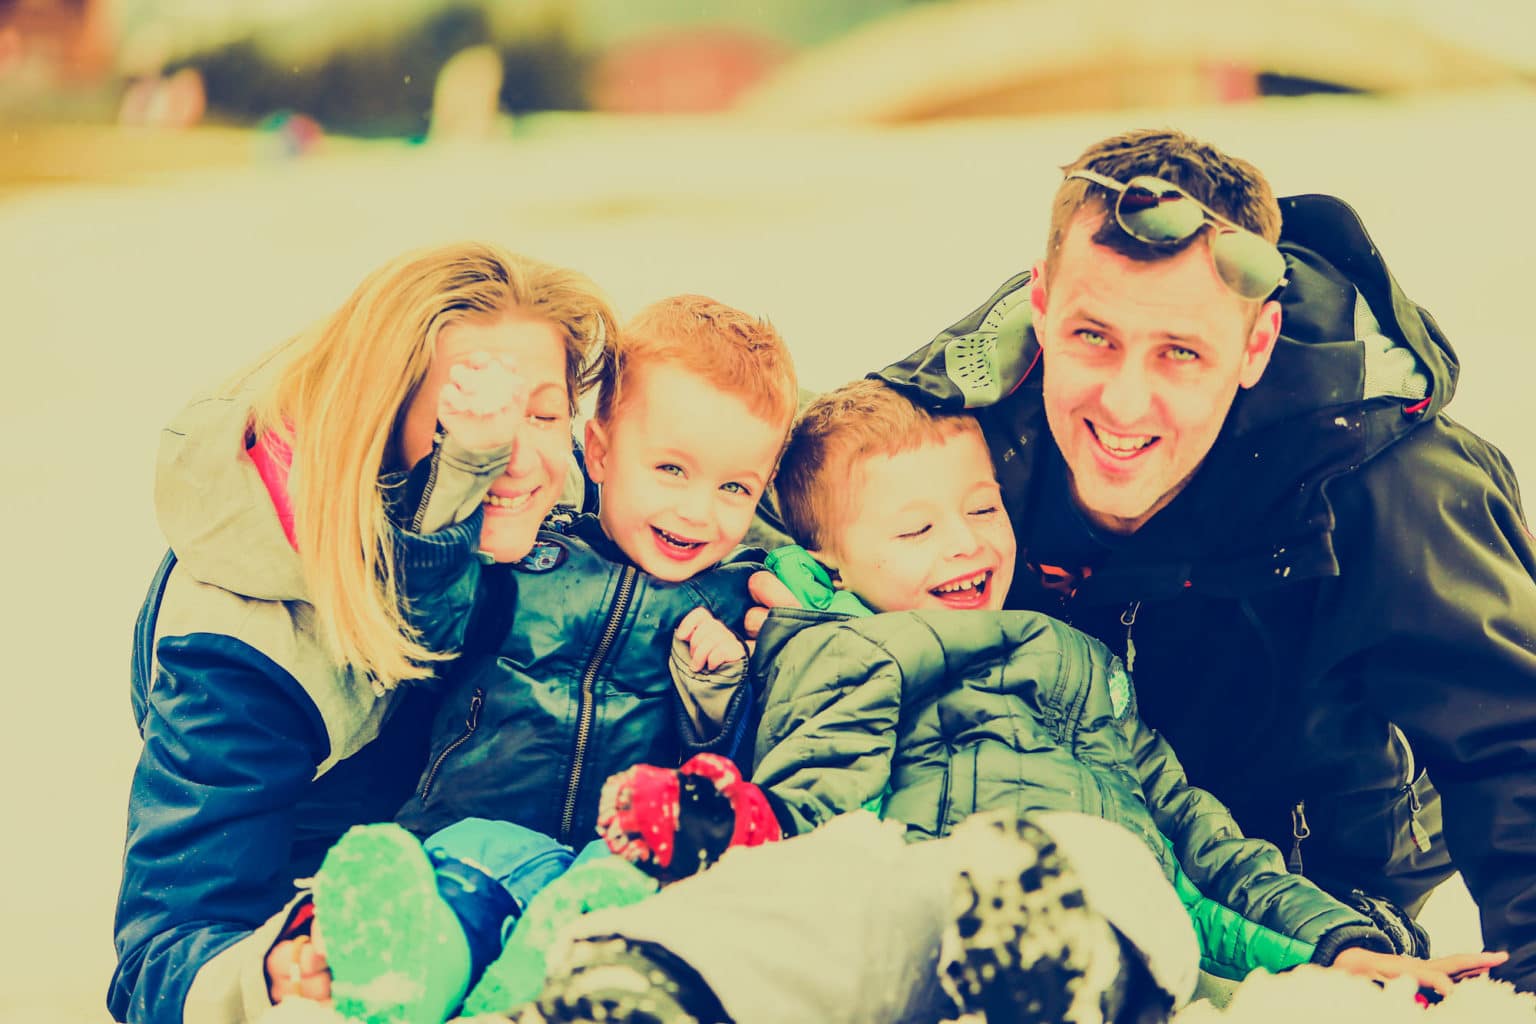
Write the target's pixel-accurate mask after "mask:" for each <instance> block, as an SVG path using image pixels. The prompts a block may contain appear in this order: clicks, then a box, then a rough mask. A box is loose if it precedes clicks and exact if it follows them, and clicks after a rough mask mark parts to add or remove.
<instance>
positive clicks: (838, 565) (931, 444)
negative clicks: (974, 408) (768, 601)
mask: <svg viewBox="0 0 1536 1024" xmlns="http://www.w3.org/2000/svg"><path fill="white" fill-rule="evenodd" d="M845 477H846V481H847V483H846V486H847V488H848V491H847V494H848V500H847V503H846V510H847V512H846V519H847V521H846V523H845V524H843V525H842V526H841V527H840V528H838V527H834V528H833V533H834V536H835V547H836V550H835V551H832V550H829V551H824V552H820V553H819V557H820V558H821V560H822V561H823V562H825V563H826V564H827V565H830V566H832V567H833V568H835V569H836V570H837V572H838V575H839V577H840V578H841V580H842V585H843V587H844V588H845V589H847V590H850V591H852V592H853V593H854V594H856V595H857V596H858V597H859V598H860V599H861V600H863V601H864V603H865V604H867V605H869V606H870V607H871V608H873V609H874V610H875V611H882V612H889V611H912V610H917V609H923V608H951V609H958V610H977V609H984V610H988V611H996V610H999V609H1001V608H1002V607H1003V600H1004V598H1006V597H1007V595H1008V587H1009V585H1010V584H1011V583H1012V582H1013V567H1014V558H1015V552H1016V548H1015V541H1014V537H1013V527H1012V525H1011V524H1010V522H1009V520H1008V513H1007V512H1006V511H1005V510H1004V508H1003V503H1002V495H1001V494H1000V493H999V491H998V487H997V478H996V476H995V475H994V474H993V472H992V457H991V455H990V454H989V453H988V452H987V446H986V443H985V442H984V441H983V440H982V437H981V431H980V430H979V429H977V428H976V427H975V426H974V424H967V425H965V426H963V427H957V428H954V429H952V430H949V431H948V432H947V433H946V434H945V436H944V437H943V439H942V440H939V441H926V442H923V443H921V444H919V445H918V446H917V447H915V448H910V449H908V450H906V451H901V452H897V453H895V454H893V455H871V456H868V457H866V458H863V459H859V460H856V461H855V462H854V463H853V464H851V465H850V466H848V467H847V473H846V474H845Z"/></svg>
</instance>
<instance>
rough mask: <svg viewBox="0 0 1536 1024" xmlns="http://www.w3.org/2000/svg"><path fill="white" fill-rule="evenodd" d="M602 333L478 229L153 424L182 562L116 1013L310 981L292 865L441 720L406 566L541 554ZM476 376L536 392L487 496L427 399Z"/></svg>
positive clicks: (391, 804) (152, 661)
mask: <svg viewBox="0 0 1536 1024" xmlns="http://www.w3.org/2000/svg"><path fill="white" fill-rule="evenodd" d="M612 331H613V315H612V313H611V311H610V310H609V307H608V305H607V303H606V301H605V300H604V299H603V298H602V296H601V295H600V294H599V293H598V291H597V290H596V288H595V287H594V286H593V285H592V284H591V282H589V281H588V280H587V279H586V278H584V277H582V276H581V275H579V274H576V273H573V272H571V271H568V270H563V269H559V268H556V267H552V266H549V265H547V264H543V263H540V262H537V261H534V260H530V259H527V258H525V257H521V256H517V255H514V254H512V253H510V252H506V251H504V250H502V249H500V248H497V247H495V246H491V245H484V244H474V243H465V244H456V245H450V246H444V247H441V248H437V249H432V250H427V251H423V252H418V253H412V254H408V255H406V256H403V257H400V258H398V259H396V260H394V261H393V262H391V263H389V264H388V265H386V266H384V267H383V268H381V269H379V270H378V271H376V272H374V273H373V274H372V275H370V276H369V277H368V278H367V279H366V280H364V281H363V282H362V284H361V285H359V287H358V288H357V290H356V291H355V292H354V293H353V294H352V295H351V296H350V297H349V298H348V299H347V300H346V302H344V303H343V304H342V306H341V308H340V309H338V310H337V311H336V312H335V313H334V314H332V315H331V316H330V317H329V318H327V319H326V320H325V321H323V322H322V323H321V324H319V325H318V326H316V327H315V328H313V329H311V330H309V331H307V332H305V333H303V334H300V335H299V336H297V337H296V338H294V339H292V340H291V341H289V342H288V343H286V344H284V345H282V346H280V347H279V348H278V349H276V350H274V351H273V352H272V353H270V354H269V355H268V356H266V357H265V358H263V359H262V360H261V361H260V362H258V364H257V365H256V366H254V367H253V368H251V369H249V370H247V371H246V372H244V373H242V374H241V375H240V376H239V377H238V378H237V379H236V380H235V381H234V382H233V383H232V384H230V385H228V386H226V387H224V388H222V389H220V390H219V391H217V392H215V393H213V394H211V395H208V396H204V397H202V398H199V399H197V400H195V401H193V402H192V403H191V404H190V405H188V406H187V407H186V409H184V410H183V411H182V412H181V413H180V414H179V415H178V416H177V418H176V419H175V421H174V422H173V423H172V424H171V425H170V426H169V427H168V428H167V429H166V431H165V433H164V436H163V438H162V444H161V451H160V457H159V465H158V470H157V476H156V483H155V501H156V509H157V514H158V517H159V520H160V524H161V528H162V529H163V530H164V532H165V534H166V537H167V539H168V540H169V542H170V547H171V552H172V554H171V555H169V556H168V557H167V559H166V561H165V563H164V564H163V565H162V567H161V571H160V573H159V574H157V577H156V579H155V581H154V584H153V585H152V586H151V588H150V593H149V596H148V598H147V599H146V601H145V605H144V609H143V611H142V612H141V613H140V616H139V623H138V627H137V631H136V636H135V642H134V671H133V675H134V679H133V684H134V685H133V697H134V710H135V715H136V717H137V719H138V722H139V728H140V732H141V733H142V734H143V737H144V748H143V752H142V754H141V755H140V759H139V764H138V767H137V770H136V771H135V774H134V778H133V786H132V791H131V794H130V799H129V808H128V838H127V849H126V853H125V858H124V867H123V882H122V889H121V894H120V898H119V903H118V911H117V922H116V943H117V952H118V964H117V968H116V971H115V972H114V975H113V978H112V983H111V988H110V991H109V994H108V1000H107V1001H108V1006H109V1008H110V1009H111V1011H112V1014H113V1016H114V1018H116V1019H117V1020H119V1021H135V1022H139V1021H177V1022H179V1021H187V1022H189V1024H190V1022H195V1021H204V1020H207V1021H221V1022H222V1021H238V1020H243V1019H247V1018H249V1017H251V1016H253V1015H256V1014H258V1013H259V1012H260V1011H261V1010H263V1009H265V1008H266V1007H268V1006H270V1005H271V1004H272V1003H273V1002H274V1001H276V1000H277V999H281V998H282V997H283V996H284V995H290V994H303V988H304V986H305V985H306V984H308V983H309V981H310V980H311V979H310V978H307V977H306V976H305V969H304V965H305V963H306V958H305V957H304V955H303V947H304V945H305V941H306V933H307V928H306V920H307V916H308V912H307V906H306V901H304V900H295V899H294V898H293V897H294V895H295V892H294V886H293V882H294V879H296V878H301V877H304V876H307V875H309V874H312V873H313V871H314V868H315V866H316V865H318V863H319V860H320V858H321V856H323V854H324V852H325V850H326V849H327V848H328V847H329V846H330V844H331V843H332V842H333V841H334V840H335V838H336V837H337V836H339V835H340V834H341V833H342V832H344V831H345V830H346V829H347V828H348V827H349V826H351V825H353V824H357V823H360V822H366V821H378V820H387V819H388V818H389V817H391V816H392V814H393V813H394V810H395V809H396V807H398V806H399V804H400V802H401V801H402V800H403V799H404V798H405V797H406V796H408V795H409V793H410V791H411V787H412V785H413V784H414V782H415V780H416V778H417V775H418V772H419V770H420V768H421V764H422V759H423V756H424V753H425V742H426V734H427V727H428V726H429V725H430V723H431V714H432V707H431V703H432V698H433V695H432V693H431V687H430V686H427V685H421V684H425V683H429V682H430V681H431V680H432V678H433V676H434V673H435V672H436V670H437V668H438V667H439V664H440V663H441V661H442V657H441V656H440V655H436V654H433V653H432V652H433V651H434V650H448V649H453V648H454V646H455V644H454V643H452V642H441V643H440V642H439V640H440V638H434V637H425V636H422V635H421V634H420V633H418V632H417V631H416V630H415V629H414V628H413V627H412V625H411V623H410V621H409V617H408V612H409V607H410V604H409V601H408V600H407V595H406V594H404V593H402V592H401V582H400V581H402V580H404V581H407V582H411V581H415V582H419V583H421V585H422V586H430V587H433V588H434V590H436V591H439V592H440V591H441V590H442V589H443V588H444V587H445V586H449V589H450V591H451V586H450V585H449V584H445V582H444V581H443V580H442V579H438V578H434V571H435V570H439V569H442V570H444V571H446V569H447V567H448V566H450V565H453V564H456V562H455V560H454V559H452V558H450V557H448V548H449V547H452V546H454V545H472V546H474V547H477V548H478V549H480V550H481V551H483V552H484V553H485V554H486V555H487V556H488V557H490V558H493V559H495V560H497V561H515V560H517V559H520V558H522V557H523V556H525V555H526V554H527V553H528V551H529V549H530V548H531V547H532V544H533V540H534V535H535V532H536V531H537V529H538V526H539V524H540V522H541V521H542V520H543V519H544V517H545V516H546V515H547V514H548V513H549V512H550V510H551V509H552V507H553V506H554V504H555V502H556V500H557V499H558V498H559V496H560V494H561V491H562V487H563V485H564V484H565V482H566V475H567V471H568V467H570V466H571V465H572V462H571V432H570V422H571V415H572V413H573V411H574V408H575V402H576V398H577V395H578V394H579V393H580V392H581V391H582V390H583V389H584V387H585V386H586V384H587V383H588V380H589V376H590V371H591V368H592V366H593V364H594V361H595V358H596V357H597V356H598V355H600V353H601V349H602V339H603V338H605V337H608V336H611V333H612ZM464 367H473V368H476V369H479V370H484V369H486V368H487V367H489V368H491V369H493V370H495V371H497V372H499V373H501V374H502V375H503V377H504V378H505V377H508V376H510V377H513V378H515V380H516V383H517V385H518V391H519V393H520V394H521V395H522V396H523V398H524V399H525V400H524V401H523V402H521V403H519V404H518V405H517V407H516V408H515V410H514V415H515V416H516V417H517V418H518V419H519V420H520V421H521V422H522V424H523V426H522V427H521V428H520V429H519V430H518V431H517V433H516V440H515V442H514V443H513V445H512V446H511V450H510V452H509V454H508V456H507V460H506V462H505V463H504V464H500V463H498V464H497V465H495V466H494V467H492V469H490V470H489V471H486V472H488V473H490V474H494V476H493V481H494V482H493V483H491V485H490V493H489V495H486V494H485V491H486V488H485V486H484V484H483V478H482V483H481V485H480V486H479V487H478V488H476V489H475V490H474V493H473V494H472V495H467V494H455V493H446V491H449V490H453V488H437V487H435V486H434V484H435V480H436V477H437V468H438V466H439V465H440V464H441V463H442V462H444V460H453V459H456V458H457V457H458V456H459V450H458V448H457V445H459V444H460V443H464V444H470V446H471V447H472V446H473V445H472V444H471V442H472V440H473V439H472V438H464V437H458V438H456V439H455V440H443V439H441V438H440V436H439V434H438V432H437V431H436V430H435V426H436V419H437V410H438V408H439V401H440V400H442V401H449V400H454V401H459V402H462V403H465V404H466V405H467V406H468V407H469V410H470V411H471V412H473V411H474V409H473V405H474V397H475V396H474V394H473V392H472V390H468V389H465V388H464V387H462V385H463V383H464V381H465V380H466V379H472V378H473V376H474V375H470V377H469V378H466V376H465V374H464V370H463V369H461V368H464ZM501 415H503V416H505V415H507V413H506V412H502V413H501ZM462 475H463V474H449V476H452V477H453V478H454V479H456V480H457V479H459V478H461V477H462ZM482 496H483V498H482ZM468 503H472V504H473V505H474V506H476V507H474V508H473V510H472V512H470V513H469V514H467V516H466V510H465V509H464V508H463V506H464V505H465V504H468ZM454 523H457V524H458V525H451V524H454ZM402 527H403V528H402ZM461 557H462V556H461ZM413 585H414V584H413ZM472 597H473V595H472V594H467V595H464V607H465V609H466V611H467V610H468V608H469V606H470V604H471V603H472V600H471V599H472ZM313 980H314V981H315V982H316V983H320V982H324V981H326V980H328V979H325V978H324V977H323V975H316V976H315V977H314V979H313Z"/></svg>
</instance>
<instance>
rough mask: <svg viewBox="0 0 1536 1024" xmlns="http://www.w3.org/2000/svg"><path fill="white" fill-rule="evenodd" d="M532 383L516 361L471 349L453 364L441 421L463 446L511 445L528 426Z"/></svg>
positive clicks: (445, 387)
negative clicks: (518, 369) (526, 381)
mask: <svg viewBox="0 0 1536 1024" xmlns="http://www.w3.org/2000/svg"><path fill="white" fill-rule="evenodd" d="M527 413H528V387H527V385H526V384H525V383H524V382H523V378H522V375H521V374H519V373H518V372H517V368H516V366H515V365H514V364H513V362H512V360H511V359H510V358H509V357H507V356H503V355H494V356H493V355H491V354H489V353H487V352H471V353H470V354H469V355H468V356H467V357H465V358H464V360H463V361H462V362H458V363H455V364H453V365H452V366H451V367H449V368H448V382H447V383H446V384H444V385H443V390H442V391H441V392H439V393H438V397H437V421H438V422H439V423H441V424H442V426H443V429H444V430H445V431H447V432H448V433H449V434H451V435H452V436H453V438H454V439H455V440H456V441H458V443H459V444H460V445H462V446H463V447H465V448H467V449H469V450H470V451H472V452H488V451H492V450H494V449H496V448H501V447H504V446H506V445H509V444H511V443H512V442H513V441H515V440H516V439H517V435H518V432H519V431H521V430H522V429H523V428H524V427H525V426H527V423H526V417H527Z"/></svg>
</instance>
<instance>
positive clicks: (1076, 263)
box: [1031, 211, 1280, 533]
mask: <svg viewBox="0 0 1536 1024" xmlns="http://www.w3.org/2000/svg"><path fill="white" fill-rule="evenodd" d="M1100 219H1101V215H1100V214H1099V213H1097V212H1091V211H1090V212H1086V213H1084V214H1083V215H1081V216H1080V217H1079V218H1078V220H1077V221H1076V222H1075V223H1074V224H1073V225H1072V226H1071V228H1069V229H1068V231H1067V234H1066V237H1065V238H1064V239H1063V241H1062V246H1061V251H1060V253H1059V257H1058V259H1057V262H1056V266H1055V269H1054V271H1053V272H1052V275H1051V279H1050V280H1045V278H1044V271H1043V268H1042V267H1040V266H1037V267H1036V268H1035V272H1036V284H1035V287H1034V291H1033V293H1032V294H1031V302H1032V304H1033V305H1034V311H1035V332H1036V335H1037V337H1038V338H1039V340H1040V345H1041V348H1042V350H1043V352H1044V380H1043V387H1044V393H1045V413H1046V419H1047V421H1048V422H1049V423H1050V428H1051V434H1052V435H1053V436H1054V437H1055V438H1056V444H1057V445H1058V446H1059V447H1060V448H1061V452H1062V455H1063V456H1064V457H1065V459H1066V463H1067V470H1068V474H1069V476H1070V478H1071V484H1072V497H1073V499H1074V500H1075V501H1076V502H1077V504H1078V506H1079V507H1080V508H1081V509H1082V510H1083V513H1084V514H1085V515H1086V516H1087V517H1088V518H1089V520H1090V521H1091V522H1093V523H1094V524H1095V525H1097V526H1098V527H1100V528H1101V529H1104V530H1109V531H1111V532H1114V533H1134V532H1135V531H1136V530H1138V529H1140V528H1141V526H1142V525H1143V524H1145V523H1146V522H1147V520H1149V519H1151V518H1152V516H1153V515H1154V514H1155V513H1156V512H1157V511H1158V510H1159V509H1161V508H1162V507H1163V506H1165V505H1167V504H1168V503H1169V502H1170V501H1172V500H1173V499H1174V497H1175V496H1177V495H1178V493H1179V492H1180V491H1181V490H1183V489H1184V485H1185V484H1186V483H1188V482H1189V479H1190V477H1191V476H1193V475H1194V473H1195V470H1197V469H1198V468H1199V467H1200V463H1201V462H1202V461H1203V460H1204V459H1205V456H1206V454H1207V453H1208V452H1210V450H1211V446H1212V445H1213V444H1215V442H1216V435H1217V434H1218V433H1220V431H1221V426H1222V423H1223V422H1224V421H1225V420H1226V416H1227V411H1228V410H1229V409H1230V408H1231V407H1232V401H1233V399H1234V398H1235V397H1236V395H1237V389H1238V388H1240V387H1243V388H1247V387H1252V386H1253V385H1254V384H1256V383H1258V380H1259V377H1260V376H1261V375H1262V374H1263V372H1264V368H1265V367H1266V366H1268V365H1269V357H1270V353H1271V352H1273V351H1274V343H1275V339H1276V337H1278V335H1279V333H1280V305H1279V303H1276V302H1266V303H1264V304H1263V305H1262V307H1261V308H1259V309H1258V312H1257V315H1256V316H1255V312H1254V305H1255V304H1254V303H1252V302H1245V301H1244V300H1242V299H1241V298H1239V297H1238V296H1237V295H1235V294H1233V293H1232V292H1231V291H1230V290H1228V288H1227V287H1226V286H1225V285H1224V284H1222V282H1221V279H1220V278H1218V277H1217V276H1216V272H1215V270H1214V269H1213V268H1212V266H1211V258H1210V254H1209V253H1208V252H1207V251H1206V246H1207V242H1206V239H1205V237H1204V236H1202V237H1201V238H1198V239H1196V240H1195V241H1194V242H1193V243H1192V244H1190V245H1189V246H1187V247H1186V248H1185V249H1184V250H1183V251H1182V252H1180V253H1178V254H1177V255H1175V256H1172V257H1170V258H1168V259H1163V260H1154V261H1146V262H1143V261H1137V260H1132V259H1130V258H1128V257H1126V256H1122V255H1120V254H1119V253H1117V252H1114V251H1113V250H1111V249H1107V248H1104V247H1103V246H1099V245H1095V244H1093V235H1094V233H1095V232H1096V231H1097V230H1098V226H1099V222H1100Z"/></svg>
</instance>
